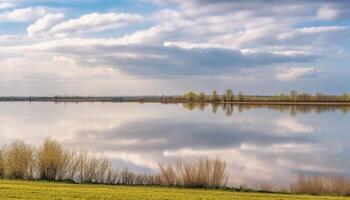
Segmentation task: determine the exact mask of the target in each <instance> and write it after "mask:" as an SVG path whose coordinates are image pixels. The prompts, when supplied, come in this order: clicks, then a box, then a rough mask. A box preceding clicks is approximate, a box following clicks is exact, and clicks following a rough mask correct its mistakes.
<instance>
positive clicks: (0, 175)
mask: <svg viewBox="0 0 350 200" xmlns="http://www.w3.org/2000/svg"><path fill="white" fill-rule="evenodd" d="M4 176H5V169H4V158H3V153H2V149H0V178H4Z"/></svg>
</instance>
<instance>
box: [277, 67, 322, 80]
mask: <svg viewBox="0 0 350 200" xmlns="http://www.w3.org/2000/svg"><path fill="white" fill-rule="evenodd" d="M316 72H317V70H316V69H315V68H313V67H293V68H290V69H286V70H284V71H283V72H280V73H278V74H277V75H276V78H277V79H278V80H281V81H291V80H294V79H296V78H299V77H301V76H305V75H310V74H314V73H316Z"/></svg>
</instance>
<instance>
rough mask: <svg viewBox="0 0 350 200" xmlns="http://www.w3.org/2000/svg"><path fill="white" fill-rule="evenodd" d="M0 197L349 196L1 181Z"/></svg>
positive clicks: (319, 199) (315, 199)
mask: <svg viewBox="0 0 350 200" xmlns="http://www.w3.org/2000/svg"><path fill="white" fill-rule="evenodd" d="M0 199H35V200H36V199H91V200H96V199H113V200H117V199H152V200H156V199H162V200H163V199H184V200H185V199H186V200H187V199H189V200H190V199H233V200H248V199H252V200H294V199H297V200H298V199H300V200H301V199H303V200H304V199H306V200H326V199H327V200H335V199H350V198H346V197H324V196H306V195H283V194H264V193H243V192H231V191H220V190H202V189H178V188H166V187H152V186H106V185H85V184H65V183H52V182H40V181H34V182H29V181H8V180H2V181H0Z"/></svg>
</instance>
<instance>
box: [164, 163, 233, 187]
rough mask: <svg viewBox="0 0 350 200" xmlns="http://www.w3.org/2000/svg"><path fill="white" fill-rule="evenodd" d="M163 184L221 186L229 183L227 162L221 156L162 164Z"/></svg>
mask: <svg viewBox="0 0 350 200" xmlns="http://www.w3.org/2000/svg"><path fill="white" fill-rule="evenodd" d="M159 168H160V180H161V184H162V185H166V186H181V187H192V188H219V187H223V186H225V185H226V184H227V179H228V174H227V172H226V163H225V162H224V161H222V160H220V159H219V158H215V159H204V160H203V159H200V160H198V161H197V162H185V161H183V160H179V161H177V162H176V164H175V165H160V166H159Z"/></svg>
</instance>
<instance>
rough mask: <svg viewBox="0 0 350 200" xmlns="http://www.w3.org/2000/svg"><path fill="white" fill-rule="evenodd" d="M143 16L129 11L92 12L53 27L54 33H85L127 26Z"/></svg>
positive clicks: (138, 20)
mask: <svg viewBox="0 0 350 200" xmlns="http://www.w3.org/2000/svg"><path fill="white" fill-rule="evenodd" d="M141 20H142V17H141V16H140V15H136V14H129V13H116V12H110V13H91V14H87V15H83V16H81V17H79V18H77V19H70V20H68V21H66V22H63V23H60V24H58V25H56V26H54V27H52V29H51V32H52V33H63V34H64V33H83V32H88V31H101V30H105V29H108V28H114V27H121V26H126V25H129V24H132V23H135V22H140V21H141Z"/></svg>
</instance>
